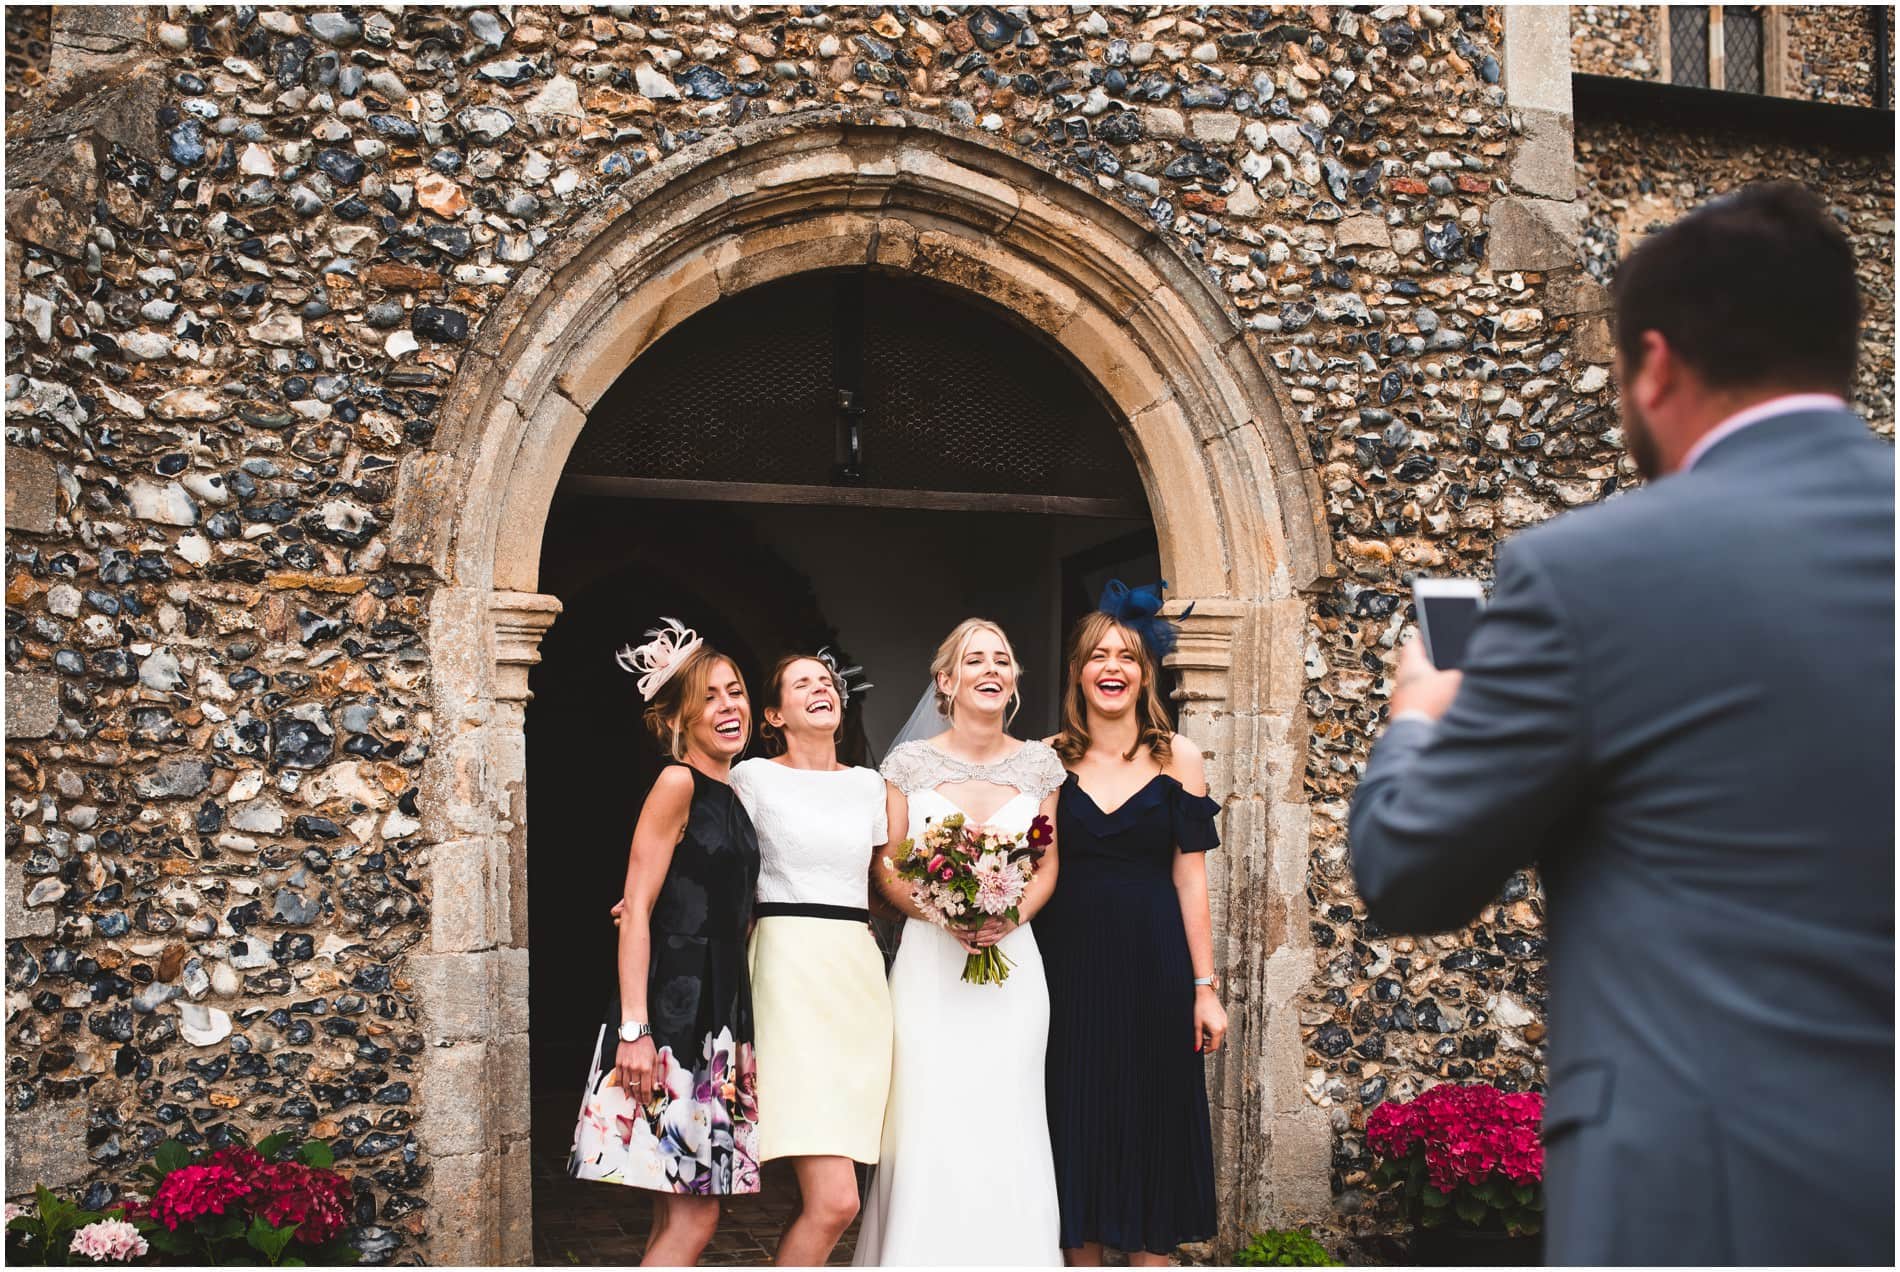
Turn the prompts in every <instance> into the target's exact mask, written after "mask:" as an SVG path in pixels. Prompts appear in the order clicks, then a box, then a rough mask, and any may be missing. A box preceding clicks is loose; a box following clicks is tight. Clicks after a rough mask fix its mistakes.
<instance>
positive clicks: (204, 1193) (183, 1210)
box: [151, 1162, 251, 1232]
mask: <svg viewBox="0 0 1900 1272" xmlns="http://www.w3.org/2000/svg"><path fill="white" fill-rule="evenodd" d="M250 1191H251V1186H250V1185H249V1184H248V1183H246V1182H245V1181H244V1180H243V1179H242V1178H241V1177H240V1176H239V1175H238V1173H237V1171H235V1170H233V1169H232V1168H231V1167H229V1166H226V1165H224V1164H222V1163H213V1162H205V1163H204V1164H202V1165H199V1166H182V1167H180V1168H179V1169H177V1170H175V1171H173V1172H172V1173H171V1174H169V1175H167V1176H165V1182H164V1183H162V1184H160V1185H159V1186H158V1192H157V1193H155V1194H154V1195H153V1197H152V1207H151V1215H152V1218H154V1219H156V1220H157V1221H158V1222H160V1223H162V1224H164V1225H165V1227H166V1228H168V1229H170V1230H172V1231H174V1232H175V1231H177V1229H178V1225H179V1224H181V1223H190V1222H191V1221H192V1220H194V1219H202V1218H203V1217H204V1216H206V1215H221V1214H223V1213H224V1212H225V1209H226V1207H228V1206H231V1205H232V1204H234V1203H236V1202H239V1201H242V1200H243V1199H244V1197H245V1196H246V1194H248V1193H249V1192H250Z"/></svg>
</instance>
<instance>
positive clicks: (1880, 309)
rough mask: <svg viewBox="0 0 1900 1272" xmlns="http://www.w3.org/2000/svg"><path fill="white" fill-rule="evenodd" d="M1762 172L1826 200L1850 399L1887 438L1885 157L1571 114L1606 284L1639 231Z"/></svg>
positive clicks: (1889, 315) (1889, 255)
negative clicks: (1842, 261) (1850, 275)
mask: <svg viewBox="0 0 1900 1272" xmlns="http://www.w3.org/2000/svg"><path fill="white" fill-rule="evenodd" d="M1770 173H1772V174H1773V175H1774V176H1776V177H1778V178H1786V179H1788V180H1792V181H1799V182H1801V183H1802V184H1804V185H1806V186H1807V187H1808V188H1809V189H1811V190H1814V191H1816V192H1817V193H1819V194H1820V195H1821V197H1822V198H1823V199H1824V200H1826V202H1827V205H1828V210H1829V211H1830V212H1831V213H1833V215H1834V218H1835V220H1836V221H1838V222H1839V223H1840V226H1841V229H1842V230H1843V231H1844V232H1845V233H1846V234H1847V236H1848V240H1849V241H1850V242H1851V243H1852V244H1853V247H1854V257H1855V261H1856V263H1857V265H1858V269H1859V276H1860V294H1861V304H1862V305H1863V307H1864V309H1865V316H1864V320H1863V329H1862V339H1861V352H1860V364H1859V368H1858V380H1857V388H1856V391H1855V406H1856V407H1857V408H1858V409H1859V410H1860V411H1861V413H1862V414H1863V415H1865V416H1866V417H1867V421H1868V423H1869V424H1870V425H1871V426H1872V427H1873V429H1874V431H1875V432H1877V433H1879V434H1880V435H1881V436H1882V437H1886V438H1889V439H1891V438H1892V437H1893V435H1894V432H1893V428H1894V400H1893V394H1894V362H1893V357H1894V355H1893V349H1894V343H1893V341H1894V329H1893V215H1894V209H1893V196H1894V170H1893V156H1892V155H1891V154H1886V155H1881V154H1872V155H1870V154H1865V153H1860V152H1853V151H1844V150H1834V149H1828V148H1797V147H1793V146H1790V145H1788V144H1786V143H1781V142H1776V141H1772V140H1763V139H1759V138H1748V137H1741V136H1717V135H1713V134H1709V133H1699V132H1689V131H1684V130H1682V129H1672V128H1659V127H1657V126H1656V125H1654V124H1653V123H1643V124H1640V125H1639V124H1636V123H1630V122H1622V121H1617V120H1608V119H1604V120H1595V119H1580V120H1578V122H1577V176H1578V180H1579V182H1580V183H1581V184H1582V186H1583V188H1584V190H1585V196H1584V197H1585V202H1586V203H1587V204H1588V207H1589V212H1588V216H1587V218H1586V220H1585V223H1584V260H1585V266H1586V268H1587V269H1588V271H1589V274H1590V276H1591V277H1592V278H1594V279H1596V280H1598V281H1599V282H1601V283H1603V284H1604V285H1606V286H1607V285H1608V284H1609V283H1610V282H1611V280H1612V279H1613V278H1614V277H1615V275H1616V263H1617V261H1618V260H1620V259H1621V258H1622V257H1623V256H1624V255H1625V254H1627V253H1628V252H1629V251H1630V249H1631V248H1633V247H1634V246H1636V244H1638V243H1639V242H1641V241H1642V237H1643V235H1645V234H1647V233H1649V232H1651V231H1652V230H1654V229H1658V228H1660V227H1662V226H1665V225H1667V224H1669V223H1670V222H1671V221H1674V220H1675V219H1677V218H1678V217H1680V216H1682V215H1683V214H1684V213H1686V212H1688V211H1690V210H1692V209H1694V208H1695V207H1697V206H1699V205H1700V204H1702V203H1705V202H1707V201H1708V200H1709V199H1712V198H1715V197H1716V196H1717V195H1720V194H1722V193H1724V192H1726V191H1729V190H1733V189H1735V188H1736V187H1738V186H1741V185H1743V184H1745V183H1746V182H1748V181H1751V180H1754V179H1756V178H1757V177H1759V176H1761V175H1764V174H1770Z"/></svg>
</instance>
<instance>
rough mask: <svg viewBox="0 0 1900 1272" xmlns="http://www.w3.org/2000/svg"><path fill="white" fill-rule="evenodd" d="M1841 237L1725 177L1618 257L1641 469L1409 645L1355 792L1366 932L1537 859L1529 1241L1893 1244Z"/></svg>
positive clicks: (1625, 391) (1889, 642)
mask: <svg viewBox="0 0 1900 1272" xmlns="http://www.w3.org/2000/svg"><path fill="white" fill-rule="evenodd" d="M1859 314H1860V307H1859V301H1858V296H1857V288H1856V285H1855V278H1854V264H1853V253H1852V249H1851V248H1850V247H1849V246H1848V243H1847V241H1846V239H1845V238H1844V237H1843V236H1842V234H1841V232H1840V230H1839V229H1838V228H1837V227H1836V226H1835V224H1834V222H1833V220H1832V218H1831V217H1830V216H1829V215H1828V214H1827V212H1826V211H1825V210H1824V209H1823V208H1822V207H1821V206H1820V204H1819V203H1818V202H1817V201H1816V200H1815V199H1814V197H1813V196H1812V195H1810V194H1808V193H1807V192H1806V191H1805V190H1803V189H1801V188H1800V187H1798V186H1792V185H1787V184H1780V185H1772V186H1754V187H1750V188H1748V189H1746V190H1744V191H1742V192H1741V193H1739V194H1736V195H1733V196H1730V197H1728V198H1725V199H1721V200H1718V201H1716V202H1713V203H1710V204H1708V205H1706V206H1704V207H1703V208H1701V209H1699V210H1698V211H1696V212H1695V213H1693V214H1692V215H1690V216H1688V217H1685V218H1683V219H1682V220H1681V221H1678V222H1677V223H1675V224H1674V225H1672V226H1670V227H1669V228H1667V229H1665V230H1663V231H1661V232H1660V233H1657V234H1655V235H1653V236H1651V237H1650V238H1649V239H1647V240H1646V241H1645V242H1644V243H1643V245H1642V246H1641V247H1639V248H1638V249H1637V250H1636V251H1635V252H1633V253H1632V254H1631V255H1630V256H1629V258H1628V259H1627V260H1625V261H1624V262H1623V264H1622V266H1621V267H1620V268H1619V270H1618V276H1617V281H1616V295H1615V318H1616V326H1617V332H1616V344H1617V358H1616V375H1617V383H1618V387H1619V389H1620V392H1621V398H1622V410H1623V418H1624V438H1625V441H1626V444H1627V446H1628V448H1629V451H1630V453H1631V455H1632V457H1633V458H1634V459H1635V460H1636V462H1637V464H1638V466H1639V468H1640V469H1641V470H1642V472H1643V473H1644V475H1645V476H1646V477H1648V478H1651V479H1652V480H1651V483H1650V484H1649V485H1648V486H1647V487H1645V488H1644V489H1641V490H1638V491H1634V492H1631V493H1628V494H1625V495H1623V496H1621V497H1619V498H1615V499H1612V500H1610V501H1609V502H1607V503H1604V504H1600V505H1598V506H1596V507H1593V508H1590V509H1586V510H1581V511H1578V512H1573V513H1570V514H1567V515H1565V516H1563V517H1561V518H1559V519H1557V520H1555V521H1552V522H1550V523H1548V524H1546V525H1543V526H1539V527H1537V528H1536V529H1533V530H1528V531H1525V532H1524V533H1522V534H1519V535H1516V536H1514V537H1513V538H1512V539H1511V541H1510V542H1509V543H1508V544H1506V545H1505V546H1504V547H1503V549H1502V550H1501V551H1500V553H1499V555H1498V559H1497V579H1496V584H1495V587H1494V589H1493V595H1492V599H1491V602H1490V605H1489V607H1488V609H1487V610H1486V611H1485V614H1484V617H1483V618H1482V619H1481V620H1480V622H1479V625H1478V628H1477V630H1476V632H1475V633H1474V634H1473V636H1472V638H1471V642H1470V645H1469V647H1468V652H1467V656H1466V659H1465V664H1464V668H1463V671H1462V673H1461V672H1457V671H1440V670H1437V669H1435V668H1433V667H1432V665H1431V663H1430V662H1429V661H1428V660H1427V659H1426V657H1425V655H1424V654H1423V653H1422V652H1420V650H1419V648H1418V646H1417V644H1416V642H1414V643H1413V644H1411V645H1408V646H1407V647H1406V649H1405V650H1404V651H1403V653H1402V654H1401V657H1400V661H1399V669H1398V674H1397V678H1396V682H1395V688H1394V691H1393V694H1392V702H1391V712H1392V722H1391V724H1390V726H1389V727H1388V728H1387V730H1386V732H1385V735H1384V737H1383V738H1382V739H1381V740H1380V741H1379V743H1378V746H1377V748H1376V749H1375V751H1374V753H1373V755H1372V758H1371V761H1370V763H1369V764H1368V766H1367V769H1366V773H1365V777H1364V778H1363V779H1362V780H1361V782H1360V783H1359V789H1358V793H1357V794H1356V796H1355V797H1354V799H1353V807H1352V856H1353V869H1354V872H1355V875H1356V877H1357V880H1358V885H1359V892H1360V895H1361V896H1362V897H1363V898H1364V899H1365V902H1366V905H1367V908H1368V909H1369V910H1370V912H1371V914H1372V917H1373V918H1374V919H1375V920H1376V921H1377V922H1378V923H1379V924H1380V925H1381V926H1383V927H1385V928H1387V929H1389V930H1392V931H1399V932H1422V931H1436V930H1442V929H1447V928H1454V927H1457V926H1458V925H1460V924H1463V923H1467V922H1469V921H1471V920H1472V919H1473V918H1474V917H1475V916H1476V915H1477V913H1478V911H1479V910H1480V909H1482V908H1483V907H1484V906H1485V905H1486V904H1487V903H1488V902H1489V901H1491V900H1492V899H1493V898H1494V897H1495V896H1496V895H1497V892H1498V890H1499V888H1500V886H1501V885H1502V883H1503V882H1504V880H1505V879H1506V878H1507V877H1508V876H1509V875H1510V873H1511V872H1512V871H1515V870H1517V869H1519V868H1522V867H1525V866H1528V865H1531V864H1532V863H1533V862H1534V863H1536V864H1537V865H1538V867H1539V868H1540V870H1541V871H1542V874H1543V879H1544V886H1545V892H1546V897H1547V901H1548V905H1549V915H1548V932H1549V937H1550V944H1549V962H1548V975H1549V991H1550V998H1549V1009H1550V1010H1549V1056H1548V1063H1549V1068H1548V1073H1549V1091H1548V1093H1547V1097H1546V1104H1545V1112H1544V1141H1545V1151H1546V1174H1545V1198H1546V1208H1547V1213H1546V1226H1545V1232H1546V1237H1545V1241H1546V1246H1545V1249H1546V1256H1547V1258H1548V1260H1549V1261H1550V1262H1552V1263H1556V1264H1578V1263H1582V1264H1606V1263H1614V1264H1621V1263H1673V1264H1688V1263H1701V1264H1728V1263H1738V1262H1739V1263H1754V1264H1786V1263H1845V1264H1881V1265H1891V1264H1892V1262H1893V1252H1894V1240H1893V1234H1894V1228H1893V1218H1894V1211H1893V1199H1894V1193H1893V1185H1894V1174H1893V1130H1894V1094H1893V1079H1894V1049H1893V1023H1894V997H1893V995H1894V981H1893V972H1894V947H1893V911H1894V820H1893V814H1894V714H1893V706H1894V676H1893V661H1894V557H1893V542H1894V518H1893V511H1894V502H1893V501H1894V463H1893V452H1892V449H1891V448H1890V447H1889V446H1887V445H1886V444H1885V443H1883V442H1881V441H1879V440H1878V439H1876V438H1875V437H1874V436H1872V435H1871V434H1870V433H1869V431H1868V429H1867V426H1866V425H1865V424H1864V423H1863V422H1862V421H1861V419H1860V418H1859V417H1858V416H1856V415H1854V414H1853V413H1852V412H1851V411H1850V410H1849V409H1848V408H1847V406H1846V402H1845V400H1844V399H1845V398H1846V397H1847V396H1848V395H1849V394H1850V393H1851V392H1852V390H1853V384H1854V359H1855V353H1856V347H1857V343H1858V338H1859Z"/></svg>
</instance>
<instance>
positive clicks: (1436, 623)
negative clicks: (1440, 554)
mask: <svg viewBox="0 0 1900 1272" xmlns="http://www.w3.org/2000/svg"><path fill="white" fill-rule="evenodd" d="M1412 604H1413V605H1414V606H1415V607H1416V609H1417V613H1418V631H1419V636H1420V637H1421V638H1422V639H1423V640H1424V642H1425V653H1426V655H1427V656H1428V657H1429V658H1430V659H1431V660H1432V666H1434V667H1436V668H1438V669H1439V670H1440V671H1456V670H1458V669H1459V668H1461V667H1463V666H1464V661H1465V649H1466V647H1467V646H1468V645H1469V644H1470V643H1471V633H1472V632H1473V631H1474V630H1475V629H1476V628H1477V626H1478V615H1479V613H1480V611H1482V610H1483V609H1484V587H1483V585H1482V584H1480V583H1479V582H1478V581H1477V580H1476V579H1425V578H1415V579H1413V580H1412Z"/></svg>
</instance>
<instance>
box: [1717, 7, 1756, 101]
mask: <svg viewBox="0 0 1900 1272" xmlns="http://www.w3.org/2000/svg"><path fill="white" fill-rule="evenodd" d="M1762 45H1763V41H1762V11H1761V8H1760V7H1759V6H1758V5H1741V4H1731V5H1724V6H1723V7H1722V64H1723V65H1722V79H1723V84H1722V87H1724V88H1726V89H1728V90H1729V92H1731V93H1759V92H1761V91H1763V87H1764V86H1763V82H1762Z"/></svg>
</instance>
